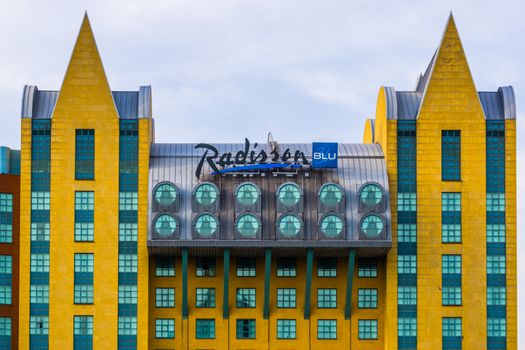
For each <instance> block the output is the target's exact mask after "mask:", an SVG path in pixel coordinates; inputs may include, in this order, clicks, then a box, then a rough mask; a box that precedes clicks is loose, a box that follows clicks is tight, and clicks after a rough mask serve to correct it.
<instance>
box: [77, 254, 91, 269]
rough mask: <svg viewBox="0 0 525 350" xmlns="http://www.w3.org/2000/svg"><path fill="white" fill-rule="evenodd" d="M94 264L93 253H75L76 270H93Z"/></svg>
mask: <svg viewBox="0 0 525 350" xmlns="http://www.w3.org/2000/svg"><path fill="white" fill-rule="evenodd" d="M93 266H94V255H93V254H92V253H87V254H84V253H82V254H75V272H91V273H92V272H93Z"/></svg>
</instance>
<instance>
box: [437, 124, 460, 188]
mask: <svg viewBox="0 0 525 350" xmlns="http://www.w3.org/2000/svg"><path fill="white" fill-rule="evenodd" d="M441 179H442V180H443V181H460V180H461V132H460V131H459V130H442V131H441Z"/></svg>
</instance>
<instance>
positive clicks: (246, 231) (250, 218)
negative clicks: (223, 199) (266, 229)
mask: <svg viewBox="0 0 525 350" xmlns="http://www.w3.org/2000/svg"><path fill="white" fill-rule="evenodd" d="M235 227H236V229H237V232H238V233H239V235H240V236H241V237H242V238H255V237H256V236H257V233H258V232H259V230H260V229H261V220H260V219H259V218H258V217H257V216H255V215H253V214H250V213H246V214H242V215H240V216H239V217H238V218H237V221H236V222H235Z"/></svg>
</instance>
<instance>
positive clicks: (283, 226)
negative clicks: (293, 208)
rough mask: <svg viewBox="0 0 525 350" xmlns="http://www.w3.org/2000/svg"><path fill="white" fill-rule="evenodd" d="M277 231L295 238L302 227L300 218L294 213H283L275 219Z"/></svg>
mask: <svg viewBox="0 0 525 350" xmlns="http://www.w3.org/2000/svg"><path fill="white" fill-rule="evenodd" d="M277 227H278V229H279V233H280V234H281V235H283V236H284V237H287V238H295V237H297V236H298V235H299V232H301V229H302V227H303V222H302V220H301V219H300V218H299V217H298V216H297V215H295V214H285V215H282V216H281V217H279V220H278V221H277Z"/></svg>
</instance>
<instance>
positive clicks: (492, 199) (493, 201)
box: [487, 193, 505, 211]
mask: <svg viewBox="0 0 525 350" xmlns="http://www.w3.org/2000/svg"><path fill="white" fill-rule="evenodd" d="M487 211H505V193H487Z"/></svg>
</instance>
